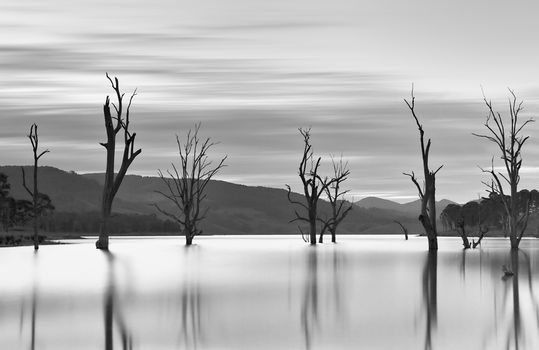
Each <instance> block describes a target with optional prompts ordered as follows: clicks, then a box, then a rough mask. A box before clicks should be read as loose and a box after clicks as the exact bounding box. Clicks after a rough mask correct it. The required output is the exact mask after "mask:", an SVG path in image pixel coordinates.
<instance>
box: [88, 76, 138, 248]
mask: <svg viewBox="0 0 539 350" xmlns="http://www.w3.org/2000/svg"><path fill="white" fill-rule="evenodd" d="M106 76H107V79H108V80H109V81H110V84H111V85H112V88H113V90H114V92H115V93H116V98H117V105H116V104H114V103H113V104H112V105H113V107H114V110H115V111H116V116H115V117H114V118H113V117H112V115H111V111H110V98H109V96H107V98H106V100H105V104H104V105H103V116H104V119H105V130H106V132H107V142H106V143H101V146H103V147H105V149H106V151H107V165H106V168H105V183H104V184H103V196H102V199H101V227H100V230H99V239H98V240H97V242H95V246H96V248H97V249H102V250H108V249H109V234H110V232H109V230H108V221H109V218H110V215H111V211H112V202H113V200H114V196H116V193H117V192H118V190H119V188H120V185H121V183H122V181H123V179H124V176H125V174H126V173H127V169H128V168H129V166H130V165H131V163H132V162H133V160H135V158H136V157H137V156H138V155H139V154H140V153H141V152H142V150H141V149H138V150H136V151H135V149H134V146H135V137H136V135H137V134H136V133H133V134H131V132H130V131H129V113H130V109H131V102H132V101H133V98H134V97H135V96H136V94H137V91H136V90H135V91H134V92H133V94H132V95H131V97H130V99H129V104H128V105H127V108H126V112H125V116H124V115H123V97H124V94H122V93H121V92H120V83H119V81H118V78H114V81H112V79H111V78H110V77H109V75H108V74H106ZM114 121H116V124H114ZM121 130H123V133H124V152H123V157H122V163H121V164H120V169H119V170H118V174H116V176H114V161H115V160H114V156H115V152H116V136H117V134H118V133H119V132H120V131H121Z"/></svg>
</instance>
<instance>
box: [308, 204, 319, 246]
mask: <svg viewBox="0 0 539 350" xmlns="http://www.w3.org/2000/svg"><path fill="white" fill-rule="evenodd" d="M316 219H317V218H316V205H315V206H314V208H313V209H312V211H310V212H309V241H310V243H311V245H314V244H316Z"/></svg>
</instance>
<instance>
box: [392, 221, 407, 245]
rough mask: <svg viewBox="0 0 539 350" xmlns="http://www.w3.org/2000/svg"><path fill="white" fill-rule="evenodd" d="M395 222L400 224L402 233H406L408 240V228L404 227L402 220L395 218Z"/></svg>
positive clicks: (405, 237) (405, 236)
mask: <svg viewBox="0 0 539 350" xmlns="http://www.w3.org/2000/svg"><path fill="white" fill-rule="evenodd" d="M393 222H395V223H396V224H397V225H399V226H400V228H401V229H402V233H404V239H405V240H408V229H407V228H406V227H404V225H403V224H402V223H401V222H400V221H397V220H393Z"/></svg>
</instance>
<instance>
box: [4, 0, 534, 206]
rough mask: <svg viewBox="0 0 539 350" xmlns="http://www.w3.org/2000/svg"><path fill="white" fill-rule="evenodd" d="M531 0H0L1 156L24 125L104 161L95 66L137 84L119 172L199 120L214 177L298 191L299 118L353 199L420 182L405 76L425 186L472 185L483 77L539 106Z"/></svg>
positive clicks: (455, 193) (12, 160)
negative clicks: (426, 162)
mask: <svg viewBox="0 0 539 350" xmlns="http://www.w3.org/2000/svg"><path fill="white" fill-rule="evenodd" d="M538 7H539V5H536V4H535V2H533V1H460V0H458V1H451V2H449V1H427V0H415V1H358V0H332V1H329V0H328V1H326V0H324V1H313V0H309V1H308V0H287V1H275V0H274V1H260V0H227V1H223V0H221V1H216V0H214V1H202V0H197V1H178V0H167V1H152V2H150V1H141V0H136V1H135V0H130V1H67V0H64V1H61V0H48V1H27V0H3V1H2V2H1V3H0V76H1V77H2V79H0V118H1V119H0V120H1V125H0V150H1V151H0V164H29V163H30V162H31V149H30V145H29V142H28V140H27V139H26V138H25V135H26V133H27V132H28V128H29V126H30V124H31V123H33V122H37V123H38V124H39V129H40V136H41V138H40V141H41V144H42V145H43V147H47V148H49V149H50V150H51V151H52V152H51V153H49V154H47V155H46V156H45V157H44V158H42V164H43V165H51V166H56V167H59V168H62V169H65V170H75V171H80V172H84V171H103V169H104V162H105V155H104V150H103V149H102V147H101V146H99V145H98V142H100V141H103V139H104V137H105V133H104V127H103V117H102V114H101V111H102V104H103V101H104V99H105V96H106V95H107V94H110V93H111V90H110V87H109V85H108V82H107V81H106V79H105V77H104V73H105V72H106V71H108V72H109V73H111V74H113V75H117V76H118V77H119V78H120V82H121V84H122V87H124V88H125V89H126V92H129V91H131V90H132V89H134V88H135V87H138V89H139V96H137V97H136V99H135V101H134V106H133V120H132V127H133V130H134V131H136V132H137V134H138V136H137V141H138V142H139V146H140V147H142V148H143V153H142V154H141V156H140V157H139V158H137V160H136V161H135V162H134V163H133V165H132V167H131V173H137V174H142V175H155V174H156V170H157V169H158V168H161V169H166V168H167V167H168V166H169V164H170V162H171V161H174V160H175V140H174V135H175V134H176V133H178V134H180V135H183V134H184V133H185V132H186V130H187V128H189V127H191V126H193V125H194V124H195V123H196V122H199V121H200V122H202V124H203V127H202V132H203V134H204V135H207V136H210V137H212V138H214V139H215V140H217V141H220V142H221V143H220V144H219V145H218V146H216V148H215V152H216V153H215V155H216V157H218V156H219V155H222V154H228V155H229V162H228V164H229V167H227V168H225V170H224V171H223V172H222V174H221V176H220V177H221V178H222V179H224V180H229V181H233V182H239V183H244V184H248V185H263V186H271V187H279V188H283V187H284V184H285V183H289V184H291V185H292V187H293V188H295V189H296V190H299V186H298V180H299V179H298V178H297V176H296V171H297V163H298V162H299V159H300V157H301V154H300V152H301V149H302V145H301V138H300V135H299V134H298V133H297V128H298V127H304V126H312V130H313V138H312V141H313V145H314V149H315V152H316V153H317V154H319V155H321V156H324V157H326V158H327V159H329V157H328V156H329V154H335V155H339V154H341V153H342V154H343V155H344V157H345V158H348V159H349V160H350V168H351V172H352V174H351V177H350V179H349V181H348V186H349V188H350V189H351V190H352V192H353V193H354V195H355V198H356V199H359V198H361V197H364V196H368V195H376V196H380V197H384V198H388V199H394V200H397V201H401V202H402V201H407V200H413V199H415V198H416V197H417V194H416V192H415V190H414V186H413V185H412V184H411V183H410V181H409V179H407V178H406V177H404V176H403V175H402V172H403V171H412V170H415V171H416V172H421V169H420V166H421V163H420V156H419V153H418V147H419V144H418V135H417V130H416V129H415V126H414V123H413V120H412V119H411V116H410V115H409V112H408V110H407V108H406V106H405V105H404V103H403V102H402V99H403V98H405V97H408V96H409V90H410V86H411V83H412V82H414V83H415V87H416V89H415V90H416V97H417V107H418V111H419V114H420V118H421V120H422V122H423V124H424V128H425V130H426V133H427V135H428V136H431V137H432V139H433V146H432V155H431V163H432V167H433V168H434V167H436V166H437V165H439V164H444V168H443V169H442V170H441V172H440V173H439V176H438V186H437V188H438V195H437V197H438V198H440V199H441V198H449V199H453V200H456V201H466V200H468V199H473V198H476V197H477V194H478V193H479V192H482V191H483V187H482V185H481V179H484V177H483V176H482V175H481V172H480V171H479V169H478V168H477V165H482V166H487V165H489V163H490V159H491V157H492V155H493V154H494V153H495V148H494V146H493V145H489V144H488V143H486V142H485V141H484V140H478V139H476V138H474V137H473V136H471V133H472V132H482V131H483V128H482V123H483V122H484V118H485V115H486V109H485V107H484V106H483V105H482V95H481V88H480V86H481V85H482V86H483V87H484V89H485V93H486V94H487V96H488V97H489V98H492V99H493V100H494V102H495V105H496V107H497V109H498V110H499V111H500V112H502V113H506V111H507V100H506V98H507V90H506V88H507V87H511V88H513V89H515V90H516V92H517V94H518V96H519V97H520V98H522V99H524V100H525V107H526V113H527V114H526V115H527V116H535V115H536V114H537V113H538V112H539V65H538V64H537V62H539V47H538V46H537V44H536V41H537V34H538V33H539V21H537V20H536V16H537V13H539V12H538ZM528 132H529V134H530V135H531V137H532V138H531V140H530V143H529V145H528V148H527V150H526V154H525V159H524V166H525V167H526V169H525V172H524V173H523V176H522V186H523V187H528V188H531V187H534V188H537V187H538V186H537V185H536V184H537V180H539V172H538V171H536V169H539V140H537V137H536V136H538V129H537V125H531V127H530V128H529V130H528Z"/></svg>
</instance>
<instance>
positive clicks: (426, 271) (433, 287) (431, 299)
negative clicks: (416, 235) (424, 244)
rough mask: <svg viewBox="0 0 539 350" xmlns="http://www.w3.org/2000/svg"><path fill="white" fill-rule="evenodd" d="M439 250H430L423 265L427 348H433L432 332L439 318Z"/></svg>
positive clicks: (427, 349)
mask: <svg viewBox="0 0 539 350" xmlns="http://www.w3.org/2000/svg"><path fill="white" fill-rule="evenodd" d="M437 265H438V252H437V251H429V252H428V253H427V258H426V259H425V264H424V266H423V277H422V281H423V283H422V286H423V298H422V299H423V308H424V312H425V349H426V350H429V349H432V348H433V347H432V333H433V332H434V330H435V329H436V324H437V319H438V290H437V289H438V288H437V269H438V266H437Z"/></svg>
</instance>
